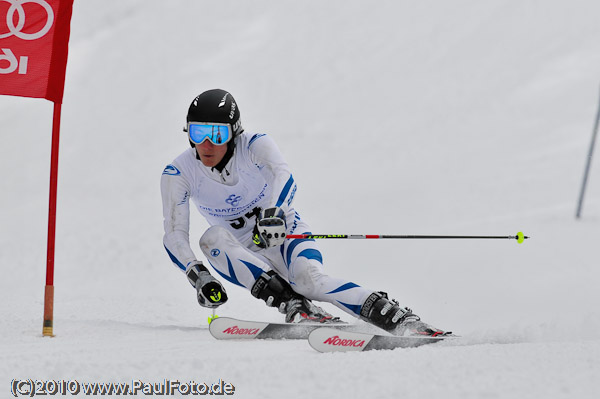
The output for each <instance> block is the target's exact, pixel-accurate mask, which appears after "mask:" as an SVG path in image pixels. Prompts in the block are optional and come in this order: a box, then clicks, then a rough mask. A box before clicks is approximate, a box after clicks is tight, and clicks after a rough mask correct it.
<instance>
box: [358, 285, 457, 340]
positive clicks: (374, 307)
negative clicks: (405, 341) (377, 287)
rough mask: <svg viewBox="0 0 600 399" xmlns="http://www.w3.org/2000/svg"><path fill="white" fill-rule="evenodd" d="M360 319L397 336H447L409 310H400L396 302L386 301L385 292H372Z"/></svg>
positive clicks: (364, 305)
mask: <svg viewBox="0 0 600 399" xmlns="http://www.w3.org/2000/svg"><path fill="white" fill-rule="evenodd" d="M360 317H361V319H363V320H365V321H367V322H368V323H371V324H373V325H375V326H377V327H379V328H382V329H384V330H386V331H389V332H390V333H391V334H394V335H398V336H415V335H416V336H428V337H438V336H443V335H448V334H450V332H444V331H442V330H439V329H437V328H435V327H432V326H430V325H429V324H426V323H423V322H422V321H421V318H420V317H419V316H417V315H416V314H414V313H413V312H412V310H410V309H409V308H402V307H400V305H399V304H398V301H396V300H394V299H392V300H390V299H388V296H387V294H386V293H385V292H374V293H372V294H371V295H369V297H368V298H367V300H366V301H365V303H364V304H363V305H362V307H361V310H360Z"/></svg>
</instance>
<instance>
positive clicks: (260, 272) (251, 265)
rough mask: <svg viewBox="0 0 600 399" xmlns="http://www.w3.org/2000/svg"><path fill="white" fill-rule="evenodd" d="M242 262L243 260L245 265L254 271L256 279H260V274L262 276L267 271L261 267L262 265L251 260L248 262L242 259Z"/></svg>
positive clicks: (251, 271)
mask: <svg viewBox="0 0 600 399" xmlns="http://www.w3.org/2000/svg"><path fill="white" fill-rule="evenodd" d="M240 262H242V263H243V264H244V265H246V267H247V268H248V269H250V273H252V275H253V276H254V279H255V280H258V278H259V277H260V276H262V274H263V273H264V272H265V271H264V270H263V269H261V268H260V267H258V266H256V265H253V264H252V263H250V262H246V261H243V260H241V259H240Z"/></svg>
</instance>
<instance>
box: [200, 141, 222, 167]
mask: <svg viewBox="0 0 600 399" xmlns="http://www.w3.org/2000/svg"><path fill="white" fill-rule="evenodd" d="M196 151H198V155H199V156H200V161H202V163H203V164H204V166H207V167H209V168H212V167H214V166H217V165H218V164H219V162H221V159H223V157H224V156H225V153H226V152H227V144H224V145H214V144H213V143H211V141H210V140H204V142H202V144H196Z"/></svg>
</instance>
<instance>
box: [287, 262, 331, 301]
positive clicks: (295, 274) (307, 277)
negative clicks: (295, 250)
mask: <svg viewBox="0 0 600 399" xmlns="http://www.w3.org/2000/svg"><path fill="white" fill-rule="evenodd" d="M322 276H323V270H322V268H321V267H320V265H316V264H314V263H313V262H311V261H310V260H309V259H307V258H304V257H299V258H297V259H296V260H295V261H294V262H293V265H292V266H291V267H290V281H292V282H293V283H294V286H295V287H296V290H297V291H298V292H299V293H301V294H302V295H304V296H305V297H307V298H312V297H313V296H314V295H315V294H316V293H317V292H319V284H321V283H320V281H319V280H320V279H321V277H322Z"/></svg>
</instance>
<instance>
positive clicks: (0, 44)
mask: <svg viewBox="0 0 600 399" xmlns="http://www.w3.org/2000/svg"><path fill="white" fill-rule="evenodd" d="M72 9H73V0H0V94H7V95H11V96H22V97H36V98H45V99H47V100H50V101H52V102H54V103H59V104H60V103H62V98H63V92H64V85H65V71H66V66H67V53H68V44H69V32H70V23H71V13H72Z"/></svg>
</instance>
